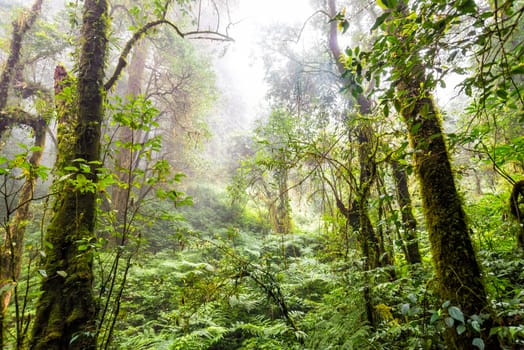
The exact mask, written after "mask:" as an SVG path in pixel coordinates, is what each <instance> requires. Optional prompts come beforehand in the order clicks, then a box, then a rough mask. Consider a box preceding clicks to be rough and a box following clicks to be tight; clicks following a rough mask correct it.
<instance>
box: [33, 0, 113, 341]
mask: <svg viewBox="0 0 524 350" xmlns="http://www.w3.org/2000/svg"><path fill="white" fill-rule="evenodd" d="M107 30H108V4H107V1H106V0H86V1H84V12H83V24H82V31H81V38H80V43H81V48H80V61H79V65H78V67H79V68H78V79H77V82H76V91H77V94H78V95H77V96H76V98H75V103H74V104H75V106H73V107H72V108H71V110H68V109H66V110H64V111H63V113H69V112H73V116H74V118H73V120H74V128H63V129H62V130H63V131H64V132H66V131H69V132H70V131H74V134H73V135H61V136H63V137H65V138H67V139H68V140H72V141H73V147H72V148H67V152H70V154H61V155H60V156H59V157H58V158H59V159H61V163H60V166H62V164H63V165H64V166H66V165H69V166H74V165H75V164H76V162H82V163H84V164H85V165H87V166H88V167H89V170H88V171H86V170H85V167H84V170H80V168H81V167H79V166H78V164H76V166H78V168H77V169H76V170H73V168H72V167H69V169H64V168H63V167H62V169H58V171H62V172H65V173H66V175H67V176H66V177H65V178H64V177H62V179H61V180H62V182H63V183H62V184H60V185H59V186H58V188H59V189H60V191H59V193H58V194H57V199H56V204H55V210H54V214H53V218H52V220H51V222H50V224H49V227H48V229H47V232H46V236H45V239H46V243H47V249H46V259H45V266H44V268H45V274H46V276H45V277H44V279H43V282H42V286H41V291H42V295H41V297H40V300H39V301H38V305H37V312H36V318H35V323H34V328H33V334H32V339H31V348H32V349H46V350H49V349H57V350H58V349H95V347H96V339H95V336H94V334H95V327H96V325H95V315H96V302H95V298H94V295H93V290H92V288H93V286H92V284H93V266H92V264H93V262H92V261H93V256H92V251H91V250H90V249H89V246H90V244H91V243H92V240H93V239H94V228H95V213H96V199H97V193H96V181H97V175H96V172H97V167H98V166H99V158H100V155H99V152H100V134H101V125H102V119H103V115H104V113H103V100H104V97H105V92H104V91H103V78H104V66H105V59H106V48H107V37H106V35H107V34H106V31H107ZM59 152H66V148H65V147H64V148H62V149H59ZM73 161H75V162H73ZM83 179H85V180H86V181H85V183H86V185H85V186H82V185H80V180H83ZM64 181H65V182H64Z"/></svg>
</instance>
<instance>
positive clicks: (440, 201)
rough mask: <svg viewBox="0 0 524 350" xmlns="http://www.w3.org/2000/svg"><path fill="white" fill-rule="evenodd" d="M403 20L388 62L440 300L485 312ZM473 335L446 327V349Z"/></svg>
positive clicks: (435, 121) (402, 7) (438, 129)
mask: <svg viewBox="0 0 524 350" xmlns="http://www.w3.org/2000/svg"><path fill="white" fill-rule="evenodd" d="M406 12H407V5H406V4H405V3H403V2H400V4H399V7H398V8H397V10H396V11H395V12H394V13H393V14H394V16H399V17H401V18H404V17H405V14H406ZM402 23H403V22H402V21H398V22H397V27H396V28H395V31H394V33H391V34H393V35H395V36H396V37H397V39H398V40H399V42H400V47H399V48H398V49H397V51H396V52H397V55H399V57H398V58H396V59H395V60H394V61H393V62H394V63H393V67H392V68H393V71H392V74H393V76H395V77H397V84H396V98H397V103H396V105H397V106H399V107H400V114H401V115H402V117H403V119H404V121H405V123H406V126H407V130H408V134H409V138H410V142H411V146H412V148H413V150H414V152H413V154H414V167H415V171H416V174H417V177H418V181H419V186H420V191H421V196H422V207H423V210H424V216H425V221H426V228H427V231H428V235H429V241H430V243H431V252H432V258H433V264H434V266H435V273H436V277H437V283H438V293H439V295H440V298H441V299H442V300H448V301H450V302H451V305H454V306H457V307H459V308H460V309H461V310H462V312H463V313H464V314H465V315H466V316H472V315H475V314H476V315H480V314H485V313H487V312H489V310H490V307H489V303H488V299H487V294H486V290H485V288H484V285H483V283H482V278H481V271H480V267H479V264H478V262H477V258H476V256H475V251H474V249H473V245H472V242H471V239H470V237H469V229H468V224H467V220H466V215H465V212H464V209H463V207H462V201H461V198H460V195H459V193H458V191H457V188H456V186H455V181H454V176H453V171H452V168H451V162H450V157H449V154H448V150H447V147H446V143H445V140H444V133H443V129H442V126H441V120H440V115H439V112H438V108H437V106H436V105H435V102H434V100H433V99H432V97H431V93H432V92H431V90H430V86H431V83H430V82H429V81H428V80H427V78H426V71H425V67H424V65H423V64H422V63H421V62H420V58H419V57H418V55H417V53H416V49H417V48H416V47H415V45H414V44H415V43H414V42H413V39H412V38H407V37H404V36H403V34H399V33H406V32H408V29H405V28H403V27H402ZM390 28H392V27H390ZM390 30H391V29H390ZM401 57H404V58H406V59H405V60H403V59H401ZM488 328H489V327H488ZM488 333H489V329H488ZM478 336H479V335H478V334H474V332H470V331H467V332H465V333H463V334H461V335H459V334H458V333H457V331H456V330H455V328H454V327H452V328H448V329H447V331H446V333H445V339H446V344H447V347H448V348H449V349H471V348H473V345H472V342H473V339H474V338H476V337H478ZM486 340H487V338H485V341H486ZM488 344H489V346H490V348H491V347H492V348H497V345H496V344H491V343H490V342H488Z"/></svg>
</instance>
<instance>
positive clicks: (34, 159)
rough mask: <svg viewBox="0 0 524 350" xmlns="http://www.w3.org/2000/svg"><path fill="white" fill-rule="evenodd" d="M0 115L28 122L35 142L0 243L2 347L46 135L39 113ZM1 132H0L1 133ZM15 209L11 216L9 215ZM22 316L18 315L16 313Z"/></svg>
mask: <svg viewBox="0 0 524 350" xmlns="http://www.w3.org/2000/svg"><path fill="white" fill-rule="evenodd" d="M0 118H2V121H3V122H5V124H6V125H12V126H20V125H26V126H29V127H30V128H31V129H32V130H33V133H34V139H35V141H34V146H35V147H37V148H35V149H34V150H33V152H32V153H31V156H30V157H29V159H28V165H29V168H28V171H27V172H25V174H24V175H25V180H24V183H23V184H22V187H21V188H20V191H19V193H18V201H17V204H16V207H15V208H6V209H7V212H8V213H7V219H8V222H7V225H6V227H5V233H4V237H3V241H2V245H1V246H0V289H1V292H0V303H1V308H2V309H1V311H0V312H1V314H0V348H2V349H3V348H4V345H5V343H4V323H5V316H6V313H7V308H8V306H9V303H10V301H11V296H12V294H13V291H14V292H15V297H16V291H17V288H18V283H17V281H18V278H19V276H20V270H21V266H22V259H23V252H24V249H23V248H24V236H25V230H26V227H27V224H28V223H29V216H30V204H31V201H32V199H33V194H34V188H35V184H36V180H37V179H38V171H37V169H38V167H39V166H40V160H41V159H42V155H43V149H44V147H45V139H46V137H45V136H46V122H45V121H44V119H42V118H40V117H35V116H32V115H30V114H27V113H25V112H23V111H21V110H13V111H11V112H10V115H4V114H0ZM0 136H1V135H0ZM13 210H14V216H13V217H11V214H12V211H13ZM18 316H21V315H18ZM21 327H22V323H21V319H17V320H16V341H17V344H18V346H20V345H21V342H22V340H23V336H22V329H21Z"/></svg>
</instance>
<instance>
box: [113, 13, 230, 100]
mask: <svg viewBox="0 0 524 350" xmlns="http://www.w3.org/2000/svg"><path fill="white" fill-rule="evenodd" d="M162 24H165V25H168V26H170V27H171V28H173V29H174V30H175V32H176V33H177V34H178V35H179V36H180V37H181V38H186V37H189V36H196V35H204V36H202V37H201V36H199V37H194V39H206V40H218V41H233V39H232V38H231V37H229V36H227V35H225V34H221V33H218V32H213V31H209V30H205V31H192V32H187V33H183V32H182V31H181V30H180V29H179V28H178V27H177V26H176V25H175V24H174V23H172V22H170V21H168V20H165V19H160V20H157V21H153V22H149V23H147V24H146V25H144V26H143V27H142V28H140V29H139V30H138V31H136V32H135V34H133V36H132V37H131V39H129V41H128V42H127V43H126V46H125V47H124V50H123V51H122V53H121V54H120V57H119V59H118V64H117V66H116V68H115V72H114V73H113V75H112V76H111V78H110V79H109V80H108V81H107V83H105V84H104V89H105V90H106V91H109V90H111V89H112V88H113V86H114V85H115V83H116V82H117V80H118V79H119V77H120V74H122V70H123V69H124V68H125V67H126V65H127V62H126V58H127V56H128V55H129V53H130V52H131V49H132V48H133V46H134V45H135V44H136V43H137V42H138V41H139V40H140V39H142V37H143V36H144V35H145V34H146V33H147V32H148V31H149V30H151V29H153V28H154V27H157V26H159V25H162Z"/></svg>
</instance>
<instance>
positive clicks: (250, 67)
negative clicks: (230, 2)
mask: <svg viewBox="0 0 524 350" xmlns="http://www.w3.org/2000/svg"><path fill="white" fill-rule="evenodd" d="M313 12H314V10H313V9H312V8H311V6H310V4H309V1H308V0H239V4H238V6H233V8H232V9H231V17H232V18H231V19H232V21H233V22H238V23H236V24H235V25H234V26H232V27H231V28H230V30H229V35H230V36H231V37H233V38H234V40H235V42H234V43H233V44H231V45H230V46H229V47H228V49H227V51H226V54H225V55H224V57H222V58H220V59H218V60H217V62H216V67H217V69H218V72H217V74H218V80H219V81H218V83H219V86H220V85H221V83H222V85H223V86H227V88H228V89H234V90H235V91H234V92H235V94H238V96H239V98H240V99H242V100H243V102H244V104H245V107H246V110H247V111H249V113H254V114H256V113H257V111H260V108H261V103H262V102H263V101H264V95H265V92H266V86H265V84H264V82H263V79H264V71H263V66H262V61H261V57H262V49H261V48H260V47H259V45H258V43H259V42H261V41H263V38H262V37H261V33H260V28H262V27H264V26H269V25H271V24H274V23H285V24H300V25H301V24H302V23H304V22H305V21H306V20H307V19H308V17H309V16H311V14H312V13H313ZM231 83H233V85H234V86H231ZM246 117H247V118H248V119H249V120H253V118H255V117H257V115H247V116H246Z"/></svg>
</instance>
